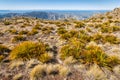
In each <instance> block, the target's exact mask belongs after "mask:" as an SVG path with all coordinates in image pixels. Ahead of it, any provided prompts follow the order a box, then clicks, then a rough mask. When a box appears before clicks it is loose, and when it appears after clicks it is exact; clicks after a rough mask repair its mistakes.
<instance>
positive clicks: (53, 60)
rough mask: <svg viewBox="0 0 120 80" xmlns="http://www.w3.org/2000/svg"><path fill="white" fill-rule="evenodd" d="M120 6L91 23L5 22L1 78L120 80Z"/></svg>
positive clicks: (0, 24)
mask: <svg viewBox="0 0 120 80" xmlns="http://www.w3.org/2000/svg"><path fill="white" fill-rule="evenodd" d="M119 16H120V8H116V9H114V10H113V11H111V12H107V13H105V14H98V15H95V16H93V17H91V18H88V19H86V20H74V19H65V20H54V21H53V20H42V19H36V18H32V17H12V18H4V19H1V20H0V62H1V63H0V70H1V71H0V79H1V80H64V79H65V80H119V79H120V18H119Z"/></svg>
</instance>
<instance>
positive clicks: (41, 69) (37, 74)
mask: <svg viewBox="0 0 120 80" xmlns="http://www.w3.org/2000/svg"><path fill="white" fill-rule="evenodd" d="M45 75H46V69H45V66H43V65H37V66H35V67H34V68H33V69H32V71H31V72H30V80H38V79H39V78H41V77H44V76H45Z"/></svg>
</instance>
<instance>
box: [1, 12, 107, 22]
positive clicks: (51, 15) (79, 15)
mask: <svg viewBox="0 0 120 80" xmlns="http://www.w3.org/2000/svg"><path fill="white" fill-rule="evenodd" d="M107 11H109V10H36V11H34V10H0V18H6V17H7V18H10V17H15V16H24V17H36V18H41V19H48V20H58V19H67V18H73V19H78V20H81V19H86V18H89V17H90V16H92V15H95V14H99V13H105V12H107Z"/></svg>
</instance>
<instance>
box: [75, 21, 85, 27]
mask: <svg viewBox="0 0 120 80" xmlns="http://www.w3.org/2000/svg"><path fill="white" fill-rule="evenodd" d="M82 27H85V24H84V23H83V22H77V23H76V25H75V28H82Z"/></svg>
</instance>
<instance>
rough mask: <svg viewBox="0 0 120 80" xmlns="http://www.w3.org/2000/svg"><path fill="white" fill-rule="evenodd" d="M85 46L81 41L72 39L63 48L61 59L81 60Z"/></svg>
mask: <svg viewBox="0 0 120 80" xmlns="http://www.w3.org/2000/svg"><path fill="white" fill-rule="evenodd" d="M84 46H85V44H84V43H82V42H81V41H80V40H79V39H76V38H74V39H71V40H70V41H69V43H68V44H67V45H65V46H63V47H62V48H61V50H60V58H61V59H62V60H65V59H66V58H68V57H70V56H72V57H73V58H74V59H79V58H80V55H81V52H82V51H83V48H84Z"/></svg>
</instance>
